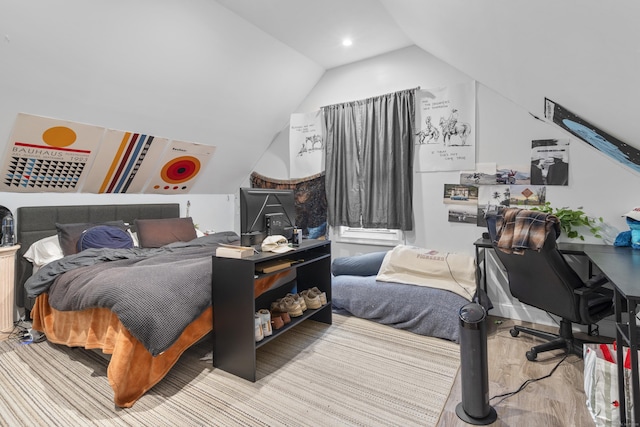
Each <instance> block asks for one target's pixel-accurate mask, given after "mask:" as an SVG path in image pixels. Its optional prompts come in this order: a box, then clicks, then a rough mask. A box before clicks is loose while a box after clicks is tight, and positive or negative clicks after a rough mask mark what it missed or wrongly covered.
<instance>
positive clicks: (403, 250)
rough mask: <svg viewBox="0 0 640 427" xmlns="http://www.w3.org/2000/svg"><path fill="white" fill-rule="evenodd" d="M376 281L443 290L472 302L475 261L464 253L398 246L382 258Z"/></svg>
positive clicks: (474, 285) (474, 283)
mask: <svg viewBox="0 0 640 427" xmlns="http://www.w3.org/2000/svg"><path fill="white" fill-rule="evenodd" d="M376 280H380V281H382V282H395V283H406V284H411V285H417V286H428V287H432V288H438V289H444V290H447V291H451V292H454V293H456V294H458V295H460V296H462V297H463V298H466V299H467V300H469V301H471V300H472V298H473V295H474V294H475V291H476V262H475V259H474V258H473V257H471V256H469V255H465V254H455V253H448V252H438V251H435V250H432V249H423V248H417V247H414V246H404V245H398V246H396V247H395V248H393V249H392V250H390V251H389V252H388V253H387V255H386V256H385V257H384V261H382V265H381V266H380V271H378V275H377V277H376Z"/></svg>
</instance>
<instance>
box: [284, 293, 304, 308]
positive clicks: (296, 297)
mask: <svg viewBox="0 0 640 427" xmlns="http://www.w3.org/2000/svg"><path fill="white" fill-rule="evenodd" d="M287 296H288V297H291V298H293V299H294V301H296V302H297V303H298V304H300V308H301V309H302V311H307V303H306V301H305V300H304V298H302V297H301V296H300V295H299V294H287Z"/></svg>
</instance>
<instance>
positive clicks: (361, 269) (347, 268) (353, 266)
mask: <svg viewBox="0 0 640 427" xmlns="http://www.w3.org/2000/svg"><path fill="white" fill-rule="evenodd" d="M387 252H388V251H384V252H372V253H369V254H364V255H355V256H348V257H342V258H336V259H334V260H333V262H332V263H331V273H333V275H334V276H342V275H349V276H375V275H377V274H378V270H380V266H381V265H382V260H383V259H384V256H385V255H386V254H387Z"/></svg>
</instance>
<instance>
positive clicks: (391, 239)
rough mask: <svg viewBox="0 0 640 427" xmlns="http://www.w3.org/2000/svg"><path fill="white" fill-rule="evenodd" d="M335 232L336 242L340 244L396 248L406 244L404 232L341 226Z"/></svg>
mask: <svg viewBox="0 0 640 427" xmlns="http://www.w3.org/2000/svg"><path fill="white" fill-rule="evenodd" d="M334 232H335V236H334V240H335V241H336V242H340V243H356V244H361V245H379V246H396V245H400V244H403V243H404V232H403V231H402V230H391V229H388V228H360V227H347V226H339V227H335V228H334Z"/></svg>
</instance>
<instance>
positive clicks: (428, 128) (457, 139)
mask: <svg viewBox="0 0 640 427" xmlns="http://www.w3.org/2000/svg"><path fill="white" fill-rule="evenodd" d="M475 93H476V84H475V81H472V82H469V83H464V84H460V85H455V86H451V87H444V88H438V89H431V90H426V89H420V90H418V91H416V135H415V154H414V157H415V160H414V161H415V163H414V170H415V171H416V172H433V171H451V170H471V169H473V168H474V167H475V162H476V160H475V159H476V125H475V117H476V108H475V106H476V96H475Z"/></svg>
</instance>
